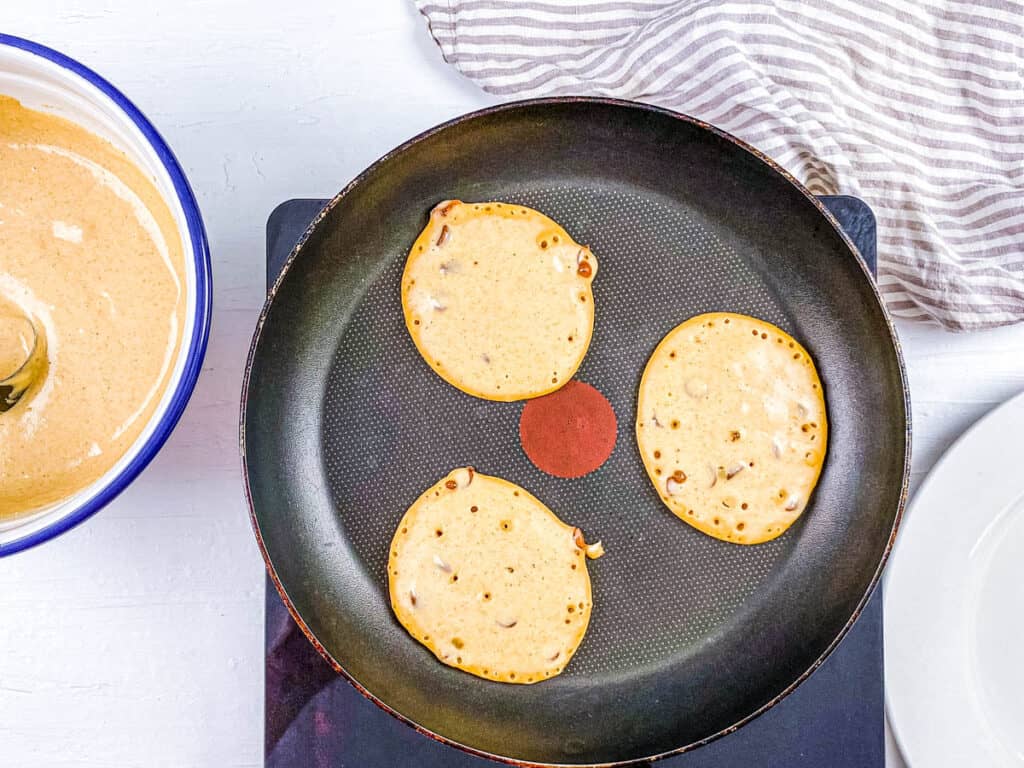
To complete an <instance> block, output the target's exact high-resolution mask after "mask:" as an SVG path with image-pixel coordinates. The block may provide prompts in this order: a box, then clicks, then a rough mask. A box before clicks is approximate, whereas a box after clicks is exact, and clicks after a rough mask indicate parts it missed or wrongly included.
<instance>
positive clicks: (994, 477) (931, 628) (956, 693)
mask: <svg viewBox="0 0 1024 768" xmlns="http://www.w3.org/2000/svg"><path fill="white" fill-rule="evenodd" d="M1022 445H1024V395H1020V396H1018V397H1016V398H1014V399H1013V400H1011V401H1009V402H1008V403H1005V404H1003V405H1002V406H1000V407H998V408H996V409H995V410H994V411H992V412H991V413H989V414H988V415H987V416H985V418H983V419H982V420H981V421H979V422H978V423H977V424H975V425H974V426H973V427H972V428H971V429H970V430H969V431H968V432H967V433H966V434H964V436H963V437H961V438H960V439H959V440H958V441H957V442H956V443H955V444H954V445H953V446H952V447H951V448H950V449H949V450H948V451H947V452H946V454H945V456H943V457H942V459H941V460H940V461H939V462H938V463H937V464H936V465H935V467H934V469H932V471H931V474H929V475H928V478H927V480H925V482H924V484H923V485H922V486H921V489H920V490H919V491H918V493H917V495H916V496H915V497H914V500H913V502H912V503H911V505H910V509H909V512H908V513H907V519H906V520H905V522H904V524H903V528H902V531H901V533H900V537H899V541H898V543H897V545H896V550H895V552H894V554H893V557H892V560H891V561H890V564H889V571H888V576H887V578H886V582H885V690H886V702H887V707H888V711H889V718H890V720H891V723H892V728H893V732H894V734H895V736H896V740H897V742H898V743H899V745H900V749H901V750H902V751H903V755H904V757H905V758H906V760H907V762H908V764H909V765H910V766H911V768H947V766H948V767H949V768H973V767H974V766H984V767H985V768H1021V766H1024V450H1022Z"/></svg>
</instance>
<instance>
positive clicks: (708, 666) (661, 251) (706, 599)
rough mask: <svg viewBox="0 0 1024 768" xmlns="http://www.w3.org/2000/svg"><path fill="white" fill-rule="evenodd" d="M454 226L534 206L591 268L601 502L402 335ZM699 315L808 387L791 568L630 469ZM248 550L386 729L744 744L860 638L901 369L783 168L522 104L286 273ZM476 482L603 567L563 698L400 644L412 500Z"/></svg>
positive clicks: (837, 247)
mask: <svg viewBox="0 0 1024 768" xmlns="http://www.w3.org/2000/svg"><path fill="white" fill-rule="evenodd" d="M445 198H461V199H463V200H470V201H478V200H507V201H512V202H519V203H523V204H526V205H529V206H533V207H535V208H538V209H540V210H541V211H543V212H545V213H547V214H548V215H550V216H552V217H553V218H554V219H556V220H557V221H559V222H560V223H561V224H563V225H564V226H565V228H566V229H567V230H568V231H569V233H570V234H572V236H573V237H574V238H575V239H576V240H577V241H579V242H582V243H587V244H588V245H590V246H591V248H592V249H593V251H594V253H596V254H597V257H598V259H599V261H600V265H601V269H600V273H599V275H598V277H597V279H596V281H595V283H594V301H595V307H596V312H597V318H596V325H595V333H594V339H593V343H592V345H591V347H590V351H589V353H588V355H587V358H586V360H585V361H584V363H583V366H582V367H581V369H580V371H579V373H578V375H577V377H578V378H580V379H582V380H584V381H587V382H589V383H591V384H593V385H594V386H596V387H597V388H598V389H599V390H601V391H602V392H603V393H604V394H605V395H606V396H607V397H608V398H609V400H610V401H611V403H612V405H613V406H614V408H615V411H616V413H617V415H618V419H619V430H618V443H617V445H616V448H615V452H614V453H613V455H612V457H611V459H610V460H609V461H608V462H607V463H606V464H605V465H604V466H603V467H602V468H601V469H600V470H599V471H597V472H596V473H594V474H592V475H589V476H587V477H585V478H582V479H578V480H561V479H557V478H553V477H550V476H547V475H544V474H543V473H541V472H539V471H538V470H537V469H535V468H534V467H533V465H532V464H530V462H529V461H528V460H527V459H526V457H525V456H524V455H523V452H522V450H521V448H520V447H519V444H518V430H517V424H518V418H519V413H520V410H521V408H522V404H521V403H494V402H487V401H483V400H477V399H474V398H472V397H470V396H468V395H465V394H463V393H461V392H458V391H457V390H455V389H454V388H452V387H450V386H449V385H447V384H446V383H444V382H443V381H442V380H441V379H440V378H439V377H438V376H436V375H434V374H433V373H432V372H431V371H430V369H429V368H428V366H427V365H426V364H425V363H424V362H423V361H422V360H421V359H420V357H419V355H418V354H417V353H416V350H415V348H414V347H413V344H412V341H411V340H410V339H409V336H408V334H407V332H406V330H405V327H404V324H403V319H402V311H401V305H400V296H399V279H400V275H401V271H402V265H403V263H404V259H405V256H406V253H407V249H408V248H409V246H410V244H411V243H412V241H413V239H414V238H415V236H416V234H417V233H418V232H419V230H420V229H421V228H422V227H423V226H424V224H425V223H426V220H427V214H428V212H429V210H430V209H431V207H432V206H433V205H434V204H435V203H437V202H438V201H439V200H442V199H445ZM712 310H731V311H736V312H743V313H747V314H753V315H756V316H759V317H762V318H764V319H767V320H769V321H771V322H773V323H776V324H778V325H780V326H781V327H783V328H784V329H786V330H787V331H789V332H790V333H792V334H793V335H795V336H796V338H797V339H799V340H800V341H801V342H802V343H803V344H804V345H805V346H806V347H807V348H808V350H809V351H810V353H811V354H812V356H813V357H814V359H815V360H816V362H817V365H818V368H819V371H820V373H821V376H822V380H823V382H824V386H825V392H826V397H827V402H828V411H829V420H830V426H831V428H830V430H829V432H830V434H829V446H828V459H827V461H826V464H825V467H824V472H823V474H822V477H821V480H820V483H819V485H818V488H817V490H816V492H815V494H814V497H813V500H812V503H811V504H810V505H809V506H808V508H807V511H806V512H805V513H804V514H803V516H802V517H801V519H800V520H799V521H798V523H797V524H796V525H795V526H794V527H793V528H792V529H791V530H790V531H789V532H788V533H787V534H786V535H784V536H783V537H781V538H779V539H777V540H776V541H774V542H770V543H768V544H763V545H759V546H754V547H743V546H737V545H733V544H728V543H724V542H720V541H717V540H714V539H711V538H709V537H707V536H705V535H703V534H701V533H699V532H697V531H696V530H694V529H692V528H690V527H689V526H687V525H686V524H684V523H683V522H681V521H680V520H678V519H677V518H676V517H674V516H673V515H672V514H671V513H670V512H669V511H668V510H667V509H665V507H664V506H663V505H662V504H661V502H660V501H659V499H658V496H657V494H656V493H655V491H654V489H653V488H652V487H651V485H650V483H649V482H648V479H647V477H646V474H645V473H644V471H643V468H642V466H641V463H640V460H639V456H638V454H637V450H636V446H635V442H634V438H633V424H634V421H635V406H636V389H637V385H638V383H639V380H640V374H641V372H642V371H643V367H644V364H645V363H646V361H647V357H648V355H649V354H650V352H651V351H652V350H653V349H654V347H655V345H656V344H657V342H658V340H659V339H660V338H661V337H662V336H663V335H664V334H665V333H666V332H667V331H668V330H669V329H671V328H672V327H674V326H675V325H677V324H678V323H680V322H681V321H682V320H684V319H686V318H687V317H689V316H691V315H693V314H696V313H699V312H706V311H712ZM242 451H243V457H244V470H245V476H246V483H247V491H248V494H249V498H250V502H251V506H252V516H253V523H254V526H255V529H256V535H257V538H258V539H259V542H260V546H261V548H262V549H263V552H264V556H265V557H266V560H267V564H268V567H269V569H270V574H271V576H272V577H273V578H274V580H275V582H276V583H277V586H278V588H279V590H280V591H281V595H282V597H283V598H284V600H285V602H286V604H287V605H288V606H289V609H290V610H291V612H292V614H293V615H294V617H295V619H296V621H297V622H298V623H299V625H300V626H301V627H302V628H303V631H304V632H306V634H307V635H308V636H309V638H310V639H311V640H312V641H313V643H314V644H315V645H316V646H317V648H318V649H319V650H320V651H321V653H323V654H324V656H325V657H326V658H327V659H328V661H330V662H331V664H332V665H333V666H334V667H335V668H336V669H337V670H338V671H339V672H341V673H343V674H345V675H346V676H347V677H349V678H350V679H351V680H352V682H353V683H354V684H355V685H356V686H358V687H359V688H360V690H363V691H364V692H365V693H366V694H367V695H369V696H371V697H372V698H373V699H374V700H375V701H376V702H377V703H378V704H380V705H381V706H382V707H384V708H385V709H388V710H389V711H391V712H393V713H394V714H395V715H396V716H398V717H399V718H401V719H403V720H405V721H406V722H408V723H410V724H413V725H415V726H416V727H418V728H420V729H422V730H424V731H426V732H428V733H430V734H431V735H434V736H435V737H437V738H439V739H442V740H444V741H447V742H449V743H451V744H453V745H455V746H459V747H462V748H464V749H467V750H470V751H473V752H477V753H480V754H484V755H489V756H496V757H500V758H502V759H507V760H509V761H522V762H529V763H567V764H587V763H612V762H622V761H631V760H637V759H642V758H648V757H653V756H660V755H665V754H668V753H672V752H677V751H681V750H685V749H689V748H693V747H696V746H699V745H701V744H704V743H706V742H707V741H709V740H711V739H713V738H715V737H716V736H719V735H722V734H723V733H728V732H729V731H731V730H733V729H735V728H736V727H738V726H740V725H742V724H743V723H744V722H746V721H748V720H749V719H751V718H752V717H754V716H756V715H757V714H758V713H760V712H762V711H764V710H765V709H767V708H768V707H771V706H772V705H773V704H775V703H776V702H778V701H779V699H781V698H782V697H783V696H785V695H786V694H787V693H788V692H789V691H791V690H792V689H793V688H794V687H795V686H796V685H797V684H799V683H800V681H801V680H803V679H804V678H806V677H807V675H809V674H810V673H811V672H812V671H813V670H814V669H815V668H816V667H817V665H819V664H820V663H821V661H822V660H823V659H824V658H825V656H827V655H828V653H829V652H830V651H831V650H832V649H833V648H834V647H835V645H836V643H838V642H839V640H840V639H841V638H842V636H843V635H844V634H845V632H846V631H847V629H848V628H849V627H850V625H851V624H852V622H853V621H854V620H855V619H856V617H857V615H858V613H859V611H860V610H861V607H862V606H863V605H864V602H865V600H866V599H867V596H868V595H869V594H870V591H871V589H872V587H873V586H874V584H875V582H876V581H877V579H878V577H879V572H880V570H881V567H882V564H883V562H884V560H885V558H886V555H887V554H888V552H889V548H890V546H891V544H892V541H893V537H894V535H895V531H896V526H897V523H898V520H899V516H900V512H901V510H902V507H903V502H904V498H905V494H906V483H907V470H908V466H909V406H908V396H907V389H906V382H905V376H904V371H903V367H902V361H901V357H900V352H899V347H898V343H897V341H896V337H895V335H894V332H893V329H892V325H891V323H890V321H889V318H888V316H887V315H886V312H885V311H884V309H883V307H882V303H881V301H880V299H879V295H878V292H877V291H876V289H875V287H874V285H873V283H872V281H871V279H870V277H869V275H868V272H867V271H866V269H865V267H864V265H863V263H862V262H861V260H860V259H859V258H858V257H857V256H856V255H855V252H854V248H853V245H852V244H851V243H850V242H849V240H847V239H846V237H845V236H844V235H842V234H841V233H840V231H839V229H838V227H837V226H836V223H835V221H834V220H833V219H832V218H831V216H830V215H828V214H827V213H826V212H825V210H824V209H823V208H822V207H821V205H820V204H818V203H817V202H816V201H815V199H814V198H813V197H812V196H810V195H809V194H808V193H807V192H806V190H804V189H803V188H802V187H800V186H799V185H798V184H797V183H796V182H794V181H793V180H792V179H791V178H790V177H789V176H788V175H786V174H785V173H784V172H783V171H782V170H781V169H779V168H778V167H777V166H775V165H774V164H773V163H772V162H771V161H769V160H767V159H766V158H764V157H763V156H761V155H759V154H758V153H757V152H756V151H754V150H752V149H751V148H750V147H747V146H745V145H743V144H742V143H740V142H738V141H737V140H735V139H733V138H732V137H730V136H727V135H725V134H723V133H721V132H720V131H717V130H715V129H713V128H711V127H709V126H707V125H704V124H702V123H699V122H697V121H695V120H692V119H690V118H687V117H684V116H682V115H678V114H675V113H672V112H667V111H664V110H660V109H655V108H652V107H647V106H642V105H639V104H632V103H627V102H617V101H610V100H601V99H554V100H540V101H530V102H522V103H518V104H510V105H505V106H501V107H496V108H493V109H488V110H484V111H482V112H478V113H475V114H473V115H469V116H467V117H463V118H459V119H457V120H454V121H452V122H450V123H447V124H445V125H443V126H441V127H439V128H436V129H434V130H432V131H428V132H427V133H425V134H423V135H421V136H419V137H417V138H415V139H413V140H412V141H410V142H408V143H406V144H404V145H403V146H401V147H400V148H398V149H397V150H395V151H394V152H392V153H390V154H389V155H387V156H385V157H384V158H382V159H381V160H380V161H378V162H377V163H375V164H374V165H373V166H371V167H370V168H369V169H368V170H367V171H366V172H364V173H363V174H362V175H361V176H359V177H358V178H357V179H356V180H355V181H353V182H352V183H351V184H350V185H349V186H348V187H347V188H346V189H345V190H344V191H343V192H342V193H341V194H340V195H338V197H336V198H335V199H334V200H333V201H332V202H331V203H330V205H328V206H327V208H326V209H325V210H324V212H323V213H322V214H321V216H320V217H319V218H318V219H317V220H316V221H315V222H314V224H313V225H312V226H311V228H310V229H309V231H308V232H307V233H306V235H305V236H304V237H303V239H302V241H301V242H300V243H299V245H298V246H297V247H296V249H295V251H294V252H293V253H292V255H291V257H290V258H289V261H288V264H287V265H286V267H285V270H284V272H283V274H282V276H281V278H280V279H279V280H278V282H277V284H276V286H275V287H274V289H273V291H272V292H271V297H270V299H269V301H268V302H267V305H266V307H265V309H264V311H263V315H262V316H261V318H260V322H259V326H258V328H257V331H256V336H255V339H254V340H253V346H252V350H251V353H250V359H249V368H248V372H247V377H246V382H245V394H244V402H243V409H242ZM466 464H472V465H474V466H476V467H477V468H478V469H479V470H480V471H482V472H487V473H489V474H497V475H501V476H503V477H506V478H508V479H510V480H513V481H515V482H517V483H519V484H521V485H523V486H525V487H526V488H527V489H529V490H530V491H532V492H533V493H535V494H536V495H537V496H538V497H539V498H541V499H542V500H544V501H545V502H546V503H547V504H548V505H549V506H550V507H551V508H552V509H554V510H556V511H557V513H558V514H559V515H560V516H561V517H563V518H564V519H566V520H567V521H571V522H572V523H573V524H575V525H579V526H580V527H582V528H583V529H584V530H585V531H586V532H587V534H588V537H591V538H593V539H601V540H602V541H603V542H604V544H605V547H606V549H607V551H608V554H607V555H606V556H605V557H604V558H602V559H601V560H598V561H596V562H594V563H592V564H591V567H590V571H591V574H592V578H593V593H594V612H593V616H592V620H591V624H590V629H589V631H588V633H587V636H586V638H585V639H584V642H583V645H582V646H581V648H580V650H579V652H578V653H577V655H576V656H575V657H574V658H573V660H572V662H571V663H570V665H569V666H568V668H567V669H566V671H565V672H564V673H563V674H562V675H561V676H559V677H558V678H555V679H552V680H549V681H545V682H543V683H540V684H537V685H532V686H512V685H503V684H500V683H492V682H487V681H484V680H480V679H477V678H475V677H472V676H470V675H468V674H465V673H462V672H459V671H457V670H454V669H451V668H449V667H446V666H444V665H442V664H440V663H439V662H438V661H436V659H435V658H434V657H433V655H432V654H430V652H429V651H427V650H426V649H425V648H423V647H422V646H420V645H419V644H418V643H416V642H415V641H414V640H413V639H412V638H411V637H409V635H407V634H406V633H405V631H404V630H403V629H402V628H401V627H400V626H399V625H398V623H397V622H396V621H395V619H394V617H393V615H392V613H391V610H390V607H389V604H388V597H387V587H386V572H385V567H386V563H387V557H388V544H389V542H390V539H391V536H392V534H393V532H394V527H395V525H396V524H397V522H398V520H399V519H400V518H401V516H402V514H403V513H404V511H405V510H406V508H407V507H408V506H409V504H410V503H412V501H413V500H415V499H416V497H417V496H418V495H419V493H420V492H421V491H422V490H423V489H424V488H426V487H427V486H428V485H430V484H431V483H432V482H434V481H436V480H437V479H438V478H440V477H441V476H443V475H444V474H445V473H446V472H447V471H448V470H450V469H451V468H452V467H456V466H461V465H466Z"/></svg>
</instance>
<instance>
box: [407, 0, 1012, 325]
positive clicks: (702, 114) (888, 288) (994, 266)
mask: <svg viewBox="0 0 1024 768" xmlns="http://www.w3.org/2000/svg"><path fill="white" fill-rule="evenodd" d="M415 1H416V4H417V6H418V7H419V9H420V11H421V12H422V13H423V14H424V15H425V16H426V17H427V20H428V23H429V27H430V32H431V34H432V35H433V37H434V39H435V40H436V41H437V44H438V45H439V46H440V48H441V52H442V54H443V56H444V58H445V60H446V61H448V62H449V63H451V64H453V65H455V66H456V67H457V68H458V69H459V70H460V71H461V72H462V73H463V74H465V75H466V76H467V77H469V78H471V79H472V80H474V81H475V82H477V83H478V84H479V85H480V86H481V87H483V88H484V90H486V91H488V92H489V93H492V94H496V95H499V96H503V97H508V98H510V99H511V98H522V97H528V96H545V95H565V94H590V95H602V96H615V97H619V98H626V99H637V100H640V101H646V102H650V103H653V104H658V105H661V106H664V107H669V108H671V109H675V110H679V111H681V112H686V113H688V114H691V115H694V116H696V117H699V118H700V119H702V120H706V121H708V122H710V123H713V124H715V125H718V126H720V127H721V128H723V129H725V130H727V131H729V132H730V133H733V134H735V135H736V136H739V137H740V138H742V139H744V140H746V141H748V142H749V143H751V144H753V145H754V146H755V147H758V148H759V149H760V150H762V151H763V152H765V153H766V154H768V155H770V156H771V157H773V158H774V159H775V160H777V161H778V162H779V163H780V164H781V165H783V166H784V167H785V168H786V169H788V170H789V171H790V172H791V173H792V174H793V175H794V176H796V177H797V178H799V179H800V180H801V181H803V182H804V184H806V185H807V187H808V188H810V190H811V191H812V192H815V193H817V194H836V193H847V194H851V195H856V196H858V197H861V198H863V199H864V200H866V201H867V202H868V203H869V204H870V205H871V207H872V208H874V210H875V214H876V216H877V218H878V245H879V251H878V253H879V262H880V264H879V267H880V268H879V285H880V288H881V290H882V292H883V294H884V296H885V297H886V300H887V302H888V305H889V308H890V309H891V310H892V311H893V312H894V313H895V314H897V315H900V316H903V317H908V318H917V319H930V320H934V321H937V322H939V323H942V324H943V325H945V326H947V327H949V328H954V329H972V328H984V327H989V326H996V325H1004V324H1007V323H1014V322H1019V321H1021V320H1024V82H1022V78H1024V0H741V1H739V2H729V1H728V0H689V1H688V2H687V1H685V0H680V1H675V2H673V1H671V0H577V1H576V2H559V0H415Z"/></svg>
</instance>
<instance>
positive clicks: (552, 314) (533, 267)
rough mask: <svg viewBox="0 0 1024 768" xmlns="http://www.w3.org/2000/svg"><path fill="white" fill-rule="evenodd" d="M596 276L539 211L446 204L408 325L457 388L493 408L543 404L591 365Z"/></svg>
mask: <svg viewBox="0 0 1024 768" xmlns="http://www.w3.org/2000/svg"><path fill="white" fill-rule="evenodd" d="M596 274H597V260H596V259H595V258H594V255H593V254H592V253H591V252H590V250H589V249H588V248H586V247H585V246H581V245H579V244H578V243H576V242H574V241H573V239H572V238H571V237H569V235H568V234H567V233H566V231H565V230H564V229H562V227H560V226H559V225H558V224H557V223H555V222H554V221H552V220H551V219H549V218H548V217H547V216H545V215H544V214H542V213H539V212H538V211H535V210H532V209H530V208H525V207H523V206H521V205H511V204H509V203H496V202H490V203H463V202H461V201H459V200H450V201H445V202H442V203H440V204H438V205H437V206H436V207H435V208H434V210H433V211H431V214H430V221H429V222H428V223H427V226H426V228H425V229H424V230H423V232H421V233H420V236H419V237H418V238H417V239H416V242H415V243H414V244H413V246H412V250H411V251H410V252H409V258H408V260H407V261H406V264H405V273H404V275H403V276H402V308H403V310H404V312H405V323H406V326H407V327H408V328H409V334H410V335H411V336H412V340H413V342H414V343H415V344H416V348H417V349H418V350H419V352H420V354H421V355H422V356H423V359H424V360H426V362H427V364H428V365H429V366H430V367H431V368H432V369H433V370H434V371H435V372H436V373H437V374H438V375H439V376H440V377H441V378H443V379H444V380H445V381H447V382H448V383H449V384H451V385H452V386H454V387H457V388H458V389H460V390H462V391H463V392H466V393H468V394H470V395H474V396H475V397H480V398H484V399H486V400H504V401H509V400H524V399H527V398H531V397H537V396H539V395H543V394H546V393H548V392H553V391H554V390H556V389H558V388H559V387H561V386H562V385H563V384H565V382H567V381H569V379H571V378H572V377H573V374H575V373H576V370H577V369H578V368H579V366H580V363H582V362H583V357H584V356H585V355H586V353H587V348H588V347H589V346H590V339H591V336H592V334H593V329H594V299H593V294H592V293H591V289H590V286H591V281H592V280H593V279H594V276H595V275H596Z"/></svg>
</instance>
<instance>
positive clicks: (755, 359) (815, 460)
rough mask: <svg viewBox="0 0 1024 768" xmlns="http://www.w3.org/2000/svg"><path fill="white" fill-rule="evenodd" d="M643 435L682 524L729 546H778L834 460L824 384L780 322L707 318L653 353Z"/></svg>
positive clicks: (640, 421)
mask: <svg viewBox="0 0 1024 768" xmlns="http://www.w3.org/2000/svg"><path fill="white" fill-rule="evenodd" d="M636 435H637V443H638V445H639V448H640V456H641V458H642V459H643V462H644V466H645V467H646V468H647V474H648V475H649V477H650V479H651V482H652V483H654V487H655V489H656V490H657V492H658V495H659V496H660V497H661V499H662V501H664V502H665V504H666V506H668V508H669V509H671V510H672V511H673V512H674V513H675V514H676V515H677V516H678V517H680V518H681V519H682V520H685V521H686V522H687V523H689V524H690V525H692V526H693V527H694V528H697V529H698V530H700V531H703V532H704V533H706V534H708V535H709V536H714V537H715V538H717V539H722V540H724V541H732V542H736V543H738V544H759V543H762V542H765V541H770V540H771V539H774V538H776V537H778V536H781V535H782V534H783V533H785V531H786V530H787V529H788V528H789V526H791V525H792V524H793V522H794V521H795V520H796V519H797V518H798V517H800V514H801V513H802V512H803V511H804V509H805V508H806V506H807V502H808V500H809V499H810V496H811V493H812V491H813V490H814V486H815V485H816V484H817V482H818V476H819V474H820V473H821V467H822V464H823V463H824V461H825V451H826V442H827V438H828V425H827V421H826V412H825V400H824V394H823V391H822V386H821V381H820V380H819V378H818V372H817V370H815V367H814V363H813V361H812V360H811V357H810V355H808V354H807V350H805V349H804V348H803V347H802V346H800V344H798V343H797V342H796V340H795V339H793V338H792V337H790V336H789V335H788V334H787V333H785V331H782V330H781V329H779V328H776V327H775V326H774V325H772V324H771V323H767V322H765V321H763V320H758V319H756V318H753V317H748V316H746V315H736V314H730V313H725V312H716V313H713V314H706V315H698V316H697V317H693V318H690V319H689V320H687V321H686V322H685V323H683V324H682V325H680V326H678V327H676V328H674V329H673V330H672V331H670V332H669V333H668V335H667V336H665V338H664V339H662V341H661V343H660V344H658V347H657V348H656V349H655V350H654V353H653V354H652V355H651V358H650V360H649V361H648V363H647V367H646V368H645V369H644V374H643V378H642V379H641V381H640V392H639V396H638V400H637V424H636Z"/></svg>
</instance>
